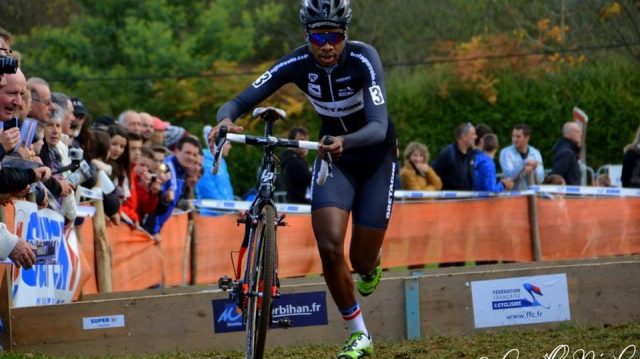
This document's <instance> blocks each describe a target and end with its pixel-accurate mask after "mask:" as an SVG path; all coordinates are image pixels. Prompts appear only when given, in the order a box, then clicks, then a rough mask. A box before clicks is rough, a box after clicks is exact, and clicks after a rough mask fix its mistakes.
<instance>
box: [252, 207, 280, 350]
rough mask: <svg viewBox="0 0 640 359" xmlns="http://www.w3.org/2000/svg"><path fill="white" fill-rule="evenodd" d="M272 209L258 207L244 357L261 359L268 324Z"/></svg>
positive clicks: (272, 262)
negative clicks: (259, 211)
mask: <svg viewBox="0 0 640 359" xmlns="http://www.w3.org/2000/svg"><path fill="white" fill-rule="evenodd" d="M275 219H276V210H275V208H274V207H273V206H271V205H266V206H264V207H263V208H262V212H261V215H260V222H259V224H258V228H257V230H256V232H255V233H256V239H257V241H254V244H255V245H256V247H255V251H254V255H253V256H252V257H253V258H252V263H251V266H250V273H249V281H250V282H249V298H248V306H247V307H248V308H247V355H246V357H247V359H262V357H263V355H264V346H265V342H266V340H267V329H268V328H269V324H270V323H271V299H272V298H271V294H272V293H271V288H272V286H273V276H274V273H275V268H274V267H275V257H276V228H275Z"/></svg>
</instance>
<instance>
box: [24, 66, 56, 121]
mask: <svg viewBox="0 0 640 359" xmlns="http://www.w3.org/2000/svg"><path fill="white" fill-rule="evenodd" d="M27 88H28V89H29V91H30V92H31V112H30V113H29V117H30V118H33V119H36V120H38V121H40V123H45V122H47V121H48V120H49V118H51V116H52V115H53V112H54V111H55V107H54V106H53V102H52V101H51V90H50V89H49V84H48V83H47V82H46V81H45V80H43V79H41V78H39V77H32V78H30V79H29V81H27Z"/></svg>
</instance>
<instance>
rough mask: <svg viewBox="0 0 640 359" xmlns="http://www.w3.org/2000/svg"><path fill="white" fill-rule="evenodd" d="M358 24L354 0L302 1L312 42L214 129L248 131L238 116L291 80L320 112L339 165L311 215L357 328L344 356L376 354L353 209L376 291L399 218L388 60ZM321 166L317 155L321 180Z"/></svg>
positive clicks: (326, 267) (225, 111)
mask: <svg viewBox="0 0 640 359" xmlns="http://www.w3.org/2000/svg"><path fill="white" fill-rule="evenodd" d="M350 20H351V6H350V3H349V0H303V1H302V7H301V9H300V21H301V22H302V25H303V26H304V30H305V31H306V37H307V44H305V45H303V46H301V47H299V48H297V49H295V50H293V52H291V53H290V54H289V55H287V56H285V57H283V58H281V59H280V60H279V61H278V62H277V63H276V64H275V65H274V66H273V67H271V68H270V69H269V70H268V71H266V72H265V73H264V74H262V75H261V76H260V77H259V78H258V79H257V80H256V81H255V82H253V84H251V85H250V86H249V87H248V88H247V89H246V90H244V91H243V92H242V93H241V94H240V95H238V96H237V97H236V98H234V99H232V100H231V101H229V102H227V103H225V104H224V105H223V106H222V107H221V108H220V110H219V111H218V114H217V120H218V125H217V126H216V127H215V128H214V130H212V131H211V133H210V135H209V142H210V143H212V142H213V140H214V138H215V134H217V132H218V128H219V126H221V125H226V126H227V127H228V128H229V132H236V133H239V132H242V131H243V129H242V127H240V126H237V125H234V124H233V121H234V120H235V119H237V118H238V117H239V116H240V115H242V114H243V113H245V112H247V111H249V110H250V109H252V108H253V107H255V106H256V105H258V103H260V102H261V101H262V100H264V99H266V98H267V97H269V96H270V95H271V94H272V93H273V92H275V91H276V90H278V89H279V88H280V87H282V86H283V85H285V84H286V83H290V82H293V83H295V84H296V85H297V86H298V87H299V88H300V89H301V90H302V91H303V92H305V94H306V95H307V97H308V98H309V101H310V102H311V104H312V105H313V106H314V108H315V110H316V111H317V112H318V114H319V115H320V118H321V119H322V126H321V129H320V136H319V137H320V138H321V142H322V143H323V142H324V139H325V138H326V137H327V136H331V137H332V138H333V143H332V144H329V145H325V144H323V145H321V146H320V149H319V150H320V156H323V155H324V153H326V152H328V153H331V155H332V157H333V159H334V168H333V177H332V178H329V179H327V181H326V183H325V184H324V185H323V186H318V185H316V184H315V183H313V182H312V186H313V188H312V200H311V210H312V212H311V218H312V225H313V231H314V234H315V237H316V242H317V245H318V249H319V252H320V258H321V260H322V268H323V273H324V278H325V281H326V283H327V286H328V288H329V291H330V292H331V295H332V297H333V300H334V302H335V303H336V305H337V306H338V309H339V310H340V312H341V313H342V315H343V318H344V319H345V321H346V322H347V324H348V327H349V329H350V332H351V333H350V336H349V338H348V340H347V342H346V344H345V346H344V347H343V349H342V351H341V352H340V353H339V354H338V358H360V357H363V356H367V355H371V354H372V353H373V344H372V341H371V335H370V334H369V332H368V331H367V328H366V327H365V324H364V320H363V318H362V311H361V309H360V305H359V303H358V300H357V299H356V296H355V293H354V283H353V279H352V276H351V273H350V271H349V267H348V265H347V261H346V258H345V255H344V238H345V232H346V229H347V224H348V219H349V214H350V213H351V214H352V216H353V218H352V222H353V227H352V228H353V229H352V233H351V236H352V237H351V248H350V250H349V253H350V255H349V259H350V261H351V265H352V266H353V269H354V270H355V271H356V272H357V273H358V274H360V276H359V279H358V283H357V288H358V291H359V292H360V294H361V295H363V296H367V295H370V294H371V293H373V291H374V290H375V289H376V287H377V285H378V283H379V281H380V277H381V275H382V269H381V266H380V249H381V246H382V241H383V239H384V236H385V232H386V228H387V225H388V222H389V218H390V216H391V207H392V204H393V188H394V185H393V183H394V179H395V178H394V176H395V172H396V171H395V167H396V161H397V158H396V156H397V153H396V135H395V129H394V127H393V124H392V122H391V120H390V119H389V114H388V113H387V107H386V92H385V86H384V80H383V74H382V64H381V61H380V56H379V55H378V53H377V51H376V50H375V49H374V48H373V47H372V46H370V45H367V44H364V43H361V42H356V41H347V28H348V25H349V22H350ZM320 156H319V158H320ZM320 163H321V161H320V160H319V159H316V162H315V166H314V180H313V181H315V176H316V174H317V172H318V170H319V168H320Z"/></svg>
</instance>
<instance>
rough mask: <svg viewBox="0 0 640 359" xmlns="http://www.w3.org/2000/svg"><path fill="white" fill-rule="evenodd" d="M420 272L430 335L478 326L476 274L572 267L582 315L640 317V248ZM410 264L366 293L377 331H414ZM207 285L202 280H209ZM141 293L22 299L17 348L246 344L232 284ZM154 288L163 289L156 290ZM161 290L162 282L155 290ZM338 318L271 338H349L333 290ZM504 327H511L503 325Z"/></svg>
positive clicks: (96, 351) (295, 341)
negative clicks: (227, 329) (223, 310)
mask: <svg viewBox="0 0 640 359" xmlns="http://www.w3.org/2000/svg"><path fill="white" fill-rule="evenodd" d="M425 273H426V274H425V276H423V277H422V278H421V279H420V283H419V286H420V308H421V311H420V318H421V332H422V334H423V335H446V334H456V333H473V332H475V331H476V329H475V328H474V318H473V307H472V301H471V290H470V287H469V283H470V282H471V281H475V280H486V279H500V278H511V277H523V276H531V275H542V274H555V273H566V274H567V278H568V284H569V299H570V304H571V317H572V322H573V323H578V324H593V325H599V324H617V323H622V322H626V321H630V320H640V308H638V306H637V300H636V298H637V297H638V295H640V286H637V285H630V284H636V283H637V278H638V277H639V276H640V257H616V258H610V259H606V260H594V261H581V262H558V263H549V262H539V263H526V264H508V265H490V266H478V267H465V268H446V269H435V270H429V271H427V272H425ZM409 278H411V275H410V273H404V272H403V273H399V272H393V273H390V272H385V273H384V276H383V280H382V282H381V283H380V286H379V288H378V290H377V292H376V294H375V295H373V296H370V297H366V298H360V297H358V298H359V300H360V303H361V305H362V308H363V313H364V318H365V321H366V323H367V326H368V328H369V330H370V331H371V332H372V335H373V337H374V340H375V341H389V340H400V339H403V338H404V337H405V335H406V323H405V319H404V318H405V308H404V291H403V288H404V281H405V280H406V279H409ZM200 289H202V288H200ZM188 290H190V291H191V292H188V293H180V292H172V293H169V292H165V293H166V294H164V295H147V296H144V295H143V294H142V293H139V296H138V297H135V298H113V299H107V300H95V301H85V302H76V303H71V304H64V305H55V306H47V307H31V308H17V309H12V311H11V312H12V315H13V317H14V320H13V322H12V325H13V327H12V328H13V341H14V342H15V346H14V348H13V350H15V351H18V352H34V351H38V352H45V353H48V354H52V355H72V354H73V355H106V354H137V353H162V352H173V351H176V350H179V351H182V352H192V351H207V350H242V348H243V346H244V333H242V332H236V333H225V334H219V333H218V334H216V333H214V330H213V327H214V323H213V309H212V300H214V299H222V298H226V296H227V294H226V293H223V292H219V291H217V290H212V289H211V288H204V290H201V291H197V290H196V291H194V289H193V288H188ZM323 290H326V286H325V285H324V283H323V281H322V278H312V279H296V280H291V281H288V280H287V281H283V288H282V293H283V294H286V293H301V292H312V291H323ZM146 293H147V294H153V292H146ZM155 293H156V294H157V293H158V292H155ZM327 307H328V308H327V309H328V319H329V324H328V325H327V326H315V327H294V328H290V329H275V330H272V331H270V332H269V337H268V340H267V342H268V346H269V347H274V346H299V345H303V344H310V343H317V344H319V343H331V344H335V345H339V344H340V343H342V342H343V341H344V339H345V337H346V334H347V329H346V325H345V323H344V321H343V320H342V318H341V315H340V313H339V312H338V310H337V309H336V308H335V306H334V304H333V302H332V301H331V297H330V295H329V294H328V293H327ZM111 315H124V316H125V327H123V328H111V329H95V330H84V329H83V327H82V319H83V318H87V317H98V316H111ZM556 325H558V324H557V323H553V324H544V325H526V326H519V327H510V329H518V330H520V329H522V330H524V329H526V330H528V329H531V328H534V329H538V328H548V327H553V326H556ZM500 330H503V328H501V329H500Z"/></svg>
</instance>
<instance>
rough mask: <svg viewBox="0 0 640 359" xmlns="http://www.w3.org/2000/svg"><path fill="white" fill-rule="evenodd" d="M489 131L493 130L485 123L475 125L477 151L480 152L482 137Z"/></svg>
mask: <svg viewBox="0 0 640 359" xmlns="http://www.w3.org/2000/svg"><path fill="white" fill-rule="evenodd" d="M490 133H493V130H492V129H491V127H489V125H486V124H484V123H479V124H477V125H476V141H475V149H476V150H478V151H477V152H482V148H483V144H482V138H483V137H484V136H485V135H488V134H490ZM477 152H476V153H477Z"/></svg>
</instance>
